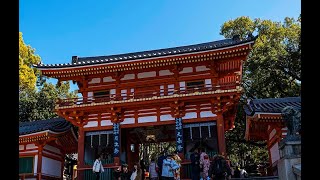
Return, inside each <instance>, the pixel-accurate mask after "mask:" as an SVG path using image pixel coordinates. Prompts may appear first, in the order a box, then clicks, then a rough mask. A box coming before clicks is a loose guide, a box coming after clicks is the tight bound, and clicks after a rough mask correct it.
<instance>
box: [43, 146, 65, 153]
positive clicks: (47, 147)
mask: <svg viewBox="0 0 320 180" xmlns="http://www.w3.org/2000/svg"><path fill="white" fill-rule="evenodd" d="M43 148H44V149H47V150H49V151H52V152H55V153H59V154H60V153H61V151H60V149H58V148H56V147H53V146H50V145H45V146H44V147H43Z"/></svg>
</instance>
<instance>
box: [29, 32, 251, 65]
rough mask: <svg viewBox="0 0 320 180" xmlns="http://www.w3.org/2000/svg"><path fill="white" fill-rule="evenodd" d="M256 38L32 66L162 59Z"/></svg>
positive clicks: (225, 40)
mask: <svg viewBox="0 0 320 180" xmlns="http://www.w3.org/2000/svg"><path fill="white" fill-rule="evenodd" d="M256 38H257V36H248V38H246V39H243V40H239V39H237V38H232V39H223V40H219V41H213V42H207V43H201V44H195V45H188V46H180V47H174V48H166V49H158V50H151V51H142V52H134V53H125V54H117V55H108V56H93V57H78V58H77V59H75V60H72V62H71V63H65V64H38V65H34V66H35V67H37V68H59V67H74V66H85V65H93V64H106V63H113V62H120V61H130V60H138V59H145V58H154V57H162V56H168V55H180V54H181V55H182V54H185V53H193V52H201V51H207V50H214V49H219V48H224V47H229V46H234V45H239V44H243V43H246V42H250V41H254V40H255V39H256Z"/></svg>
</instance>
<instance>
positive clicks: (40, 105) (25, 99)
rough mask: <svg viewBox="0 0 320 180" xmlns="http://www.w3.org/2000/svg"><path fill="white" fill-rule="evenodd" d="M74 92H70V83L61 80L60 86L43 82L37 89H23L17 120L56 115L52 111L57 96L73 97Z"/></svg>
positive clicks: (32, 119)
mask: <svg viewBox="0 0 320 180" xmlns="http://www.w3.org/2000/svg"><path fill="white" fill-rule="evenodd" d="M75 97H77V95H76V92H70V83H69V82H63V83H61V85H60V86H58V85H53V84H52V83H47V82H45V83H44V84H43V85H42V86H41V87H39V90H38V91H36V90H24V91H22V92H21V93H20V96H19V98H20V99H19V120H20V122H23V121H35V120H44V119H50V118H54V117H58V115H57V114H56V113H55V112H54V106H55V101H56V100H57V99H58V98H75Z"/></svg>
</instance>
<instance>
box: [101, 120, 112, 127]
mask: <svg viewBox="0 0 320 180" xmlns="http://www.w3.org/2000/svg"><path fill="white" fill-rule="evenodd" d="M110 125H113V123H112V122H111V120H102V121H101V126H110Z"/></svg>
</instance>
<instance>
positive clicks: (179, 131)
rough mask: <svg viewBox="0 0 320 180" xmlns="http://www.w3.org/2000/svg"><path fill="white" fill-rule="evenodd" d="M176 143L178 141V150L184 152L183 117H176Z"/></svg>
mask: <svg viewBox="0 0 320 180" xmlns="http://www.w3.org/2000/svg"><path fill="white" fill-rule="evenodd" d="M176 143H177V151H178V152H179V153H182V152H183V127H182V118H176Z"/></svg>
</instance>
